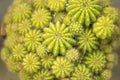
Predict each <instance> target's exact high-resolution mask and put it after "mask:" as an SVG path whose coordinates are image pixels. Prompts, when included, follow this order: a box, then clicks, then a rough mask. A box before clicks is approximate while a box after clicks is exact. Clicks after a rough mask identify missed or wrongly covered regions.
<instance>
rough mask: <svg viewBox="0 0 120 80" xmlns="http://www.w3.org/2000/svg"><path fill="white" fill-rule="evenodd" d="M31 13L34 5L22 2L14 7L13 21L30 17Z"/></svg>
mask: <svg viewBox="0 0 120 80" xmlns="http://www.w3.org/2000/svg"><path fill="white" fill-rule="evenodd" d="M31 13H32V7H31V6H30V5H29V4H26V3H23V4H20V5H18V6H16V7H15V8H14V9H13V21H14V22H21V21H22V20H25V19H27V18H30V15H31Z"/></svg>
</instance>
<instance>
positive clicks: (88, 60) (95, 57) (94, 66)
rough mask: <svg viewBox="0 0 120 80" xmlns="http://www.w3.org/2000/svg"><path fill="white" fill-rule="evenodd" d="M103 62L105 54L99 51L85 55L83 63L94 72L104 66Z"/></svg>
mask: <svg viewBox="0 0 120 80" xmlns="http://www.w3.org/2000/svg"><path fill="white" fill-rule="evenodd" d="M105 63H106V59H105V55H104V54H103V53H102V52H100V51H96V52H92V54H88V55H87V56H85V64H86V65H87V66H88V68H90V69H91V71H93V72H95V73H98V72H99V71H101V70H102V69H103V68H104V67H105Z"/></svg>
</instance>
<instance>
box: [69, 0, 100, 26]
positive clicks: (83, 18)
mask: <svg viewBox="0 0 120 80" xmlns="http://www.w3.org/2000/svg"><path fill="white" fill-rule="evenodd" d="M68 4H69V5H68V7H67V11H68V14H69V15H70V16H71V18H72V20H75V21H78V22H81V23H82V24H84V25H85V26H89V25H90V23H91V22H94V21H96V18H97V17H98V16H99V15H100V14H101V13H100V11H101V9H102V6H101V5H99V4H98V1H97V0H69V1H68Z"/></svg>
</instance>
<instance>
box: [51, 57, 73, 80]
mask: <svg viewBox="0 0 120 80" xmlns="http://www.w3.org/2000/svg"><path fill="white" fill-rule="evenodd" d="M72 71H73V64H72V63H71V62H70V61H69V60H68V59H66V58H64V57H58V58H56V60H55V61H54V62H53V66H52V72H53V74H55V75H56V77H57V78H65V77H66V76H70V73H71V72H72Z"/></svg>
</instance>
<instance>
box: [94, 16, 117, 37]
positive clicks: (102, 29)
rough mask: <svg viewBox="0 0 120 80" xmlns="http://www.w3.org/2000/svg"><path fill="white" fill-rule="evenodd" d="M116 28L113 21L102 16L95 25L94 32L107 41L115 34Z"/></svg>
mask: <svg viewBox="0 0 120 80" xmlns="http://www.w3.org/2000/svg"><path fill="white" fill-rule="evenodd" d="M114 27H115V26H114V24H113V20H111V19H110V18H109V17H105V16H102V17H100V18H98V21H97V22H96V23H95V24H94V26H93V32H94V33H95V34H96V36H97V37H98V38H101V39H105V38H108V37H111V35H112V33H113V32H114ZM103 33H104V34H103Z"/></svg>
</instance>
